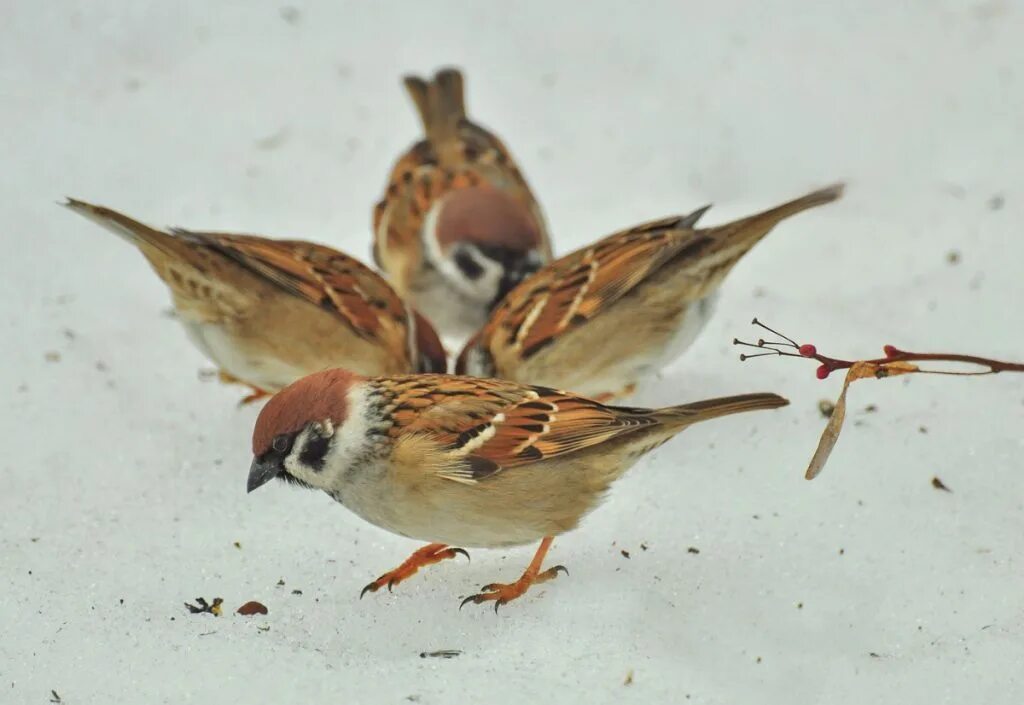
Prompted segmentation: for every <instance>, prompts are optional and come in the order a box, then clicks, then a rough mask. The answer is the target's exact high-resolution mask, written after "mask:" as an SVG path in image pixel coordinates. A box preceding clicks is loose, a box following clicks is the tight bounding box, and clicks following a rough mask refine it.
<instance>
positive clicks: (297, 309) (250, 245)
mask: <svg viewBox="0 0 1024 705" xmlns="http://www.w3.org/2000/svg"><path fill="white" fill-rule="evenodd" d="M65 205H66V206H67V207H68V208H70V209H71V210H73V211H75V212H76V213H78V214H80V215H83V216H85V217H86V218H88V219H90V220H92V221H94V222H96V223H99V224H100V225H102V226H103V227H105V228H107V229H108V230H110V231H112V232H114V233H116V234H117V235H120V236H121V237H123V238H124V239H126V240H128V241H129V242H131V243H132V244H133V245H135V246H136V247H138V248H139V250H140V251H141V252H142V254H143V255H144V256H145V257H146V259H147V260H149V263H150V265H152V267H153V269H154V270H155V271H156V273H157V276H159V277H160V278H161V279H162V280H163V281H164V283H165V284H166V285H167V286H168V287H169V288H170V290H171V296H172V298H173V301H174V308H175V310H176V311H177V316H178V320H180V321H181V322H182V324H183V325H184V326H185V331H186V332H187V333H188V336H189V338H190V339H191V340H192V342H193V343H194V344H195V345H196V347H198V348H199V349H200V350H201V351H202V352H203V353H204V354H205V355H206V356H207V357H208V358H209V359H210V360H211V361H212V362H213V363H214V364H216V365H217V366H218V367H219V368H220V370H221V379H222V381H225V382H238V383H242V384H246V385H248V386H250V387H252V388H253V390H254V393H253V394H252V395H250V396H249V397H246V399H244V400H243V401H252V400H254V399H257V398H259V397H261V396H265V395H266V394H268V393H270V392H275V391H277V390H278V389H280V388H282V387H284V386H285V385H287V384H290V383H291V382H294V381H295V380H297V379H299V378H300V377H303V376H305V375H307V374H310V373H312V372H317V371H319V370H323V369H326V368H329V367H336V366H338V365H345V366H347V367H349V368H351V369H353V370H357V371H359V372H361V373H364V374H401V373H407V372H443V371H445V369H446V365H447V361H446V357H445V351H444V348H443V347H442V346H441V342H440V340H439V339H438V337H437V334H436V333H435V332H434V329H433V328H432V327H431V326H430V324H429V323H428V322H427V321H426V320H425V319H424V318H423V317H422V316H420V315H419V314H418V313H416V312H415V311H413V310H412V309H411V308H409V307H408V306H406V305H405V304H404V303H403V302H402V300H401V299H400V298H399V296H398V294H396V293H395V291H394V290H393V289H392V288H391V287H390V286H389V285H388V283H387V282H386V281H384V279H383V278H382V277H380V275H378V274H376V273H375V272H374V271H373V270H371V269H369V268H368V267H366V266H365V265H363V264H361V263H359V262H358V261H356V260H354V259H352V258H351V257H349V256H347V255H343V254H342V253H340V252H338V251H336V250H333V249H331V248H329V247H324V246H323V245H316V244H313V243H310V242H301V241H297V240H270V239H267V238H262V237H255V236H251V235H228V234H223V233H200V232H191V231H188V230H180V229H173V230H171V231H170V232H164V231H162V230H155V229H153V228H150V227H149V226H147V225H144V224H142V223H139V222H137V221H135V220H132V219H131V218H129V217H127V216H125V215H122V214H121V213H118V212H116V211H113V210H110V209H109V208H103V207H101V206H94V205H90V204H88V203H85V202H83V201H77V200H74V199H68V201H67V203H66V204H65Z"/></svg>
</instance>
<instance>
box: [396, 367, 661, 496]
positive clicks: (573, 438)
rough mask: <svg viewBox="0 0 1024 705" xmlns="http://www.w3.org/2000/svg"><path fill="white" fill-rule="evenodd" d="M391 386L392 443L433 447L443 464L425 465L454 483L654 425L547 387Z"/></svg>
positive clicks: (460, 381) (482, 383) (462, 382)
mask: <svg viewBox="0 0 1024 705" xmlns="http://www.w3.org/2000/svg"><path fill="white" fill-rule="evenodd" d="M392 379H396V378H392ZM397 379H398V381H397V382H396V383H395V385H394V386H393V387H392V392H391V393H392V404H393V407H392V409H391V414H392V416H393V418H394V426H392V428H391V430H390V433H391V434H392V436H394V437H395V438H396V439H398V440H399V441H401V440H402V439H403V438H423V437H426V438H427V439H429V440H431V441H433V442H434V443H435V444H436V447H437V448H439V452H440V453H441V454H442V456H443V457H442V458H434V459H432V460H433V462H430V463H425V464H424V465H425V466H429V467H432V468H435V472H437V473H438V474H439V475H440V476H442V477H444V478H446V479H449V480H453V481H456V482H463V483H468V484H473V483H476V482H479V481H480V480H483V479H485V478H487V477H490V476H492V475H494V474H495V473H498V472H500V471H502V470H506V469H509V468H515V467H517V466H522V465H526V464H531V463H536V462H539V461H542V460H546V459H549V458H555V457H558V456H562V455H566V454H569V453H575V452H577V451H580V450H583V449H584V448H590V447H592V446H595V445H598V444H600V443H604V442H606V441H608V440H611V439H613V438H616V437H618V436H621V435H623V434H626V433H631V432H633V431H636V430H638V429H640V428H643V427H646V426H651V425H655V424H658V423H660V421H659V420H658V419H657V418H655V417H654V416H653V415H652V414H651V412H649V411H648V410H646V409H626V408H620V407H608V406H604V405H603V404H600V403H598V402H596V401H593V400H590V399H585V398H582V397H577V396H575V395H572V394H569V393H566V392H561V391H558V390H555V389H549V388H546V387H533V386H527V385H521V384H516V383H514V382H507V381H503V380H494V379H478V378H475V377H452V376H436V375H419V376H416V377H405V378H397Z"/></svg>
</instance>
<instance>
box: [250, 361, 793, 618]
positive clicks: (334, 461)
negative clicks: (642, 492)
mask: <svg viewBox="0 0 1024 705" xmlns="http://www.w3.org/2000/svg"><path fill="white" fill-rule="evenodd" d="M788 403H789V402H787V401H786V400H785V399H783V398H782V397H780V396H777V395H775V394H746V395H742V396H734V397H725V398H722V399H711V400H709V401H700V402H695V403H692V404H684V405H681V406H672V407H668V408H665V409H635V408H626V407H615V406H604V405H602V404H600V403H598V402H596V401H592V400H590V399H585V398H583V397H579V396H576V395H574V394H571V393H568V392H560V391H556V390H554V389H548V388H546V387H533V386H528V385H523V384H518V383H516V382H507V381H503V380H494V379H478V378H475V377H456V376H452V375H436V374H430V375H406V376H398V377H362V376H359V375H356V374H353V373H352V372H348V371H347V370H341V369H334V370H325V371H323V372H317V373H316V374H312V375H310V376H308V377H304V378H302V379H300V380H299V381H297V382H295V383H293V384H291V385H289V386H287V387H285V388H284V389H282V390H281V391H280V392H278V393H277V394H276V395H274V397H272V398H271V399H270V401H268V402H267V405H266V406H265V407H264V408H263V409H262V410H261V412H260V415H259V418H258V419H257V420H256V427H255V429H254V431H253V437H252V452H253V456H254V458H253V462H252V466H251V468H250V470H249V479H248V491H249V492H252V491H253V490H255V489H256V488H258V487H260V486H262V485H264V484H265V483H267V482H269V481H270V480H271V479H272V478H274V477H277V478H280V479H282V480H285V481H287V482H291V483H295V484H298V485H301V486H303V487H307V488H312V489H321V490H323V491H324V492H326V493H327V494H329V495H330V496H331V497H333V498H334V499H335V500H336V501H338V502H340V503H341V504H343V505H345V506H346V507H348V508H349V509H350V510H351V511H353V512H355V513H356V514H358V515H359V516H360V517H362V518H363V519H365V520H367V521H369V522H371V523H373V524H376V525H377V526H379V527H381V528H384V529H387V530H388V531H392V532H394V533H396V534H399V535H401V536H407V537H409V538H414V539H420V540H423V541H429V542H431V543H430V544H429V545H427V546H425V547H424V548H422V549H420V550H419V551H417V552H416V553H414V554H413V555H412V556H411V557H410V558H409V559H408V560H407V561H405V562H404V563H403V564H402V565H400V566H399V567H398V568H396V569H395V570H392V571H390V572H388V573H385V574H384V575H382V576H380V577H379V578H377V579H376V580H374V581H373V582H372V583H370V584H369V585H367V586H366V588H364V590H363V593H364V594H365V593H366V592H368V591H369V592H375V591H377V590H378V589H380V588H381V587H383V586H387V587H388V588H389V589H390V588H391V587H392V586H393V585H395V584H397V583H400V582H402V581H403V580H405V579H406V578H408V577H409V576H411V575H412V574H413V573H415V572H416V571H417V570H418V569H419V568H421V567H423V566H425V565H429V564H431V563H436V562H438V561H441V560H444V559H446V558H451V557H453V556H455V555H456V554H459V553H461V554H465V551H464V550H463V549H461V548H451V546H452V545H454V544H461V545H464V546H478V547H487V548H499V547H505V546H516V545H521V544H526V543H532V542H534V541H540V547H539V548H538V550H537V553H536V555H535V556H534V558H533V561H532V562H531V563H530V566H529V568H527V570H526V572H525V573H523V575H522V577H520V578H519V579H518V580H517V581H516V582H513V583H509V584H500V583H495V584H493V585H488V586H486V587H485V588H483V592H481V593H480V594H478V595H473V596H472V597H470V598H468V599H467V600H465V601H464V602H463V604H465V603H466V602H475V603H481V602H485V601H488V600H493V601H494V602H495V609H497V607H498V606H500V605H503V604H505V603H506V602H508V601H510V600H514V599H515V598H517V597H519V596H520V595H522V594H523V593H524V592H526V590H527V589H528V588H529V587H530V585H532V584H534V583H539V582H542V581H544V580H549V579H550V578H553V577H555V575H556V574H557V573H558V571H559V570H565V569H564V568H563V567H562V566H555V567H554V568H548V569H547V570H544V571H541V567H542V563H543V561H544V556H545V554H546V553H547V550H548V548H549V547H550V546H551V542H552V540H553V537H555V536H557V535H559V534H562V533H565V532H566V531H569V530H571V529H573V528H575V527H576V525H577V524H578V523H579V521H580V519H581V518H582V517H583V516H584V515H585V514H587V513H588V512H590V511H591V510H592V509H594V508H595V507H596V506H597V505H598V504H599V503H600V501H601V499H602V498H603V497H604V495H605V494H606V493H607V491H608V489H609V487H610V485H611V483H612V482H613V481H615V480H616V479H617V478H619V477H620V476H621V475H622V474H623V473H624V472H625V471H626V470H627V469H628V468H629V467H630V466H631V465H633V464H634V463H635V462H636V461H637V459H638V458H640V457H641V456H642V455H644V454H646V453H648V452H650V451H651V450H654V449H655V448H657V447H658V446H660V445H661V444H662V443H665V442H666V441H668V440H669V439H670V438H672V437H673V436H675V435H676V434H677V433H679V432H680V431H682V430H683V429H684V428H686V427H687V426H690V425H692V424H695V423H698V422H701V421H707V420H708V419H713V418H717V417H719V416H725V415H728V414H735V413H739V412H744V411H754V410H758V409H775V408H778V407H780V406H785V405H786V404H788Z"/></svg>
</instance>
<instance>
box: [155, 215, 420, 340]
mask: <svg viewBox="0 0 1024 705" xmlns="http://www.w3.org/2000/svg"><path fill="white" fill-rule="evenodd" d="M174 232H175V233H177V234H179V235H182V236H186V237H190V238H193V239H198V240H201V241H202V242H204V243H205V244H207V245H209V246H210V247H212V248H214V249H216V250H217V251H218V252H220V253H222V254H224V255H225V256H227V257H230V258H231V259H233V260H235V261H236V262H238V263H239V264H241V265H243V266H245V267H247V268H248V269H250V270H252V271H253V272H256V273H257V274H259V275H261V276H263V277H264V278H266V279H267V280H269V281H271V282H273V283H274V284H276V285H277V286H279V287H281V288H282V289H284V290H286V291H288V292H290V293H292V294H294V295H296V296H299V297H301V298H303V299H305V300H307V301H309V302H310V303H313V304H316V305H317V306H320V307H322V308H324V309H327V310H329V311H332V312H334V313H336V314H337V315H338V316H339V318H341V319H342V320H343V321H344V322H345V323H347V324H348V325H349V326H350V327H351V328H352V330H353V331H354V332H355V333H356V334H357V335H359V336H361V337H364V338H369V339H380V338H382V337H385V336H386V335H392V334H393V331H394V328H395V326H398V327H399V328H400V329H401V330H402V331H404V330H405V328H406V326H407V315H408V314H407V311H406V308H405V305H404V304H403V303H402V300H401V299H400V298H399V297H398V294H396V293H395V291H394V290H393V289H392V288H391V287H390V286H389V285H388V283H387V282H386V281H384V279H383V278H381V277H380V275H378V274H377V273H375V272H374V271H373V270H371V269H370V268H369V267H367V266H366V265H364V264H362V263H360V262H359V261H357V260H355V259H353V258H352V257H349V256H347V255H344V254H342V253H341V252H338V251H337V250H334V249H332V248H330V247H325V246H323V245H317V244H314V243H310V242H302V241H296V240H271V239H267V238H260V237H253V236H247V235H230V234H223V233H197V232H192V231H184V230H175V231H174ZM384 328H388V329H389V330H388V331H387V332H386V333H385V331H384Z"/></svg>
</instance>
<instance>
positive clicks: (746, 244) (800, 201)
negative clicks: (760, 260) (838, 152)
mask: <svg viewBox="0 0 1024 705" xmlns="http://www.w3.org/2000/svg"><path fill="white" fill-rule="evenodd" d="M844 188H845V186H844V184H841V183H840V184H833V185H832V186H828V187H826V188H823V189H819V190H817V191H814V192H812V193H809V194H807V195H806V196H801V197H800V198H796V199H794V200H792V201H788V202H786V203H783V204H782V205H781V206H776V207H775V208H770V209H768V210H766V211H764V212H762V213H757V214H756V215H752V216H749V217H747V218H742V219H740V220H736V221H733V222H732V223H728V224H726V225H721V226H718V227H714V228H709V229H708V231H707V232H708V234H710V235H711V236H712V237H714V238H715V239H716V240H717V241H718V242H719V243H720V245H722V246H726V247H728V246H730V245H737V246H740V247H741V249H742V251H746V250H747V249H750V248H751V247H753V246H754V244H756V243H757V242H758V241H759V240H760V239H761V238H763V237H764V236H765V235H767V234H768V233H769V232H771V230H772V228H774V227H775V226H776V225H778V224H779V223H780V222H781V221H783V220H785V219H786V218H788V217H790V216H792V215H796V214H797V213H800V212H802V211H805V210H807V209H809V208H815V207H817V206H822V205H825V204H826V203H831V202H832V201H834V200H836V199H838V198H839V197H840V196H842V195H843V190H844Z"/></svg>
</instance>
